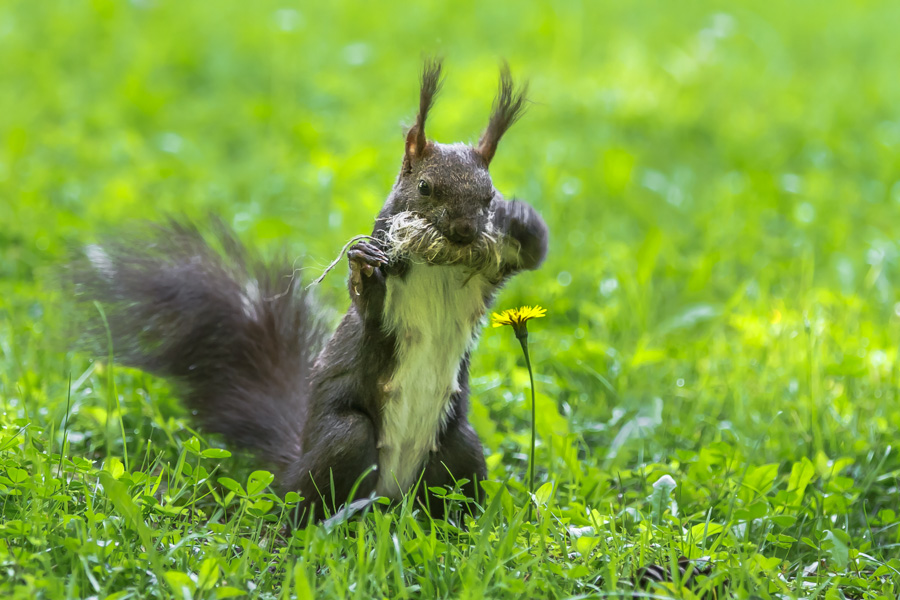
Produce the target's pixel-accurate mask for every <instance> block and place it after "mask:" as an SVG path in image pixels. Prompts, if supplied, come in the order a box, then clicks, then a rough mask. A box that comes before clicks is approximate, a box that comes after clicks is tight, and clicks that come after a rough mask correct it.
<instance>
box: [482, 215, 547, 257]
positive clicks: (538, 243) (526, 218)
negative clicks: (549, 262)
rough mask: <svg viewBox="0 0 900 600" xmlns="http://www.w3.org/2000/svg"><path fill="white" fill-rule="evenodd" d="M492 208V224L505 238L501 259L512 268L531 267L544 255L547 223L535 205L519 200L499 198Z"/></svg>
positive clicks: (545, 254) (545, 251) (545, 253)
mask: <svg viewBox="0 0 900 600" xmlns="http://www.w3.org/2000/svg"><path fill="white" fill-rule="evenodd" d="M493 208H494V215H493V219H492V222H493V225H494V228H495V229H497V230H499V231H500V232H501V233H503V234H504V235H505V237H506V241H507V244H506V245H507V249H506V251H505V252H504V257H503V258H504V262H506V263H507V266H508V268H509V269H510V270H511V271H519V270H532V269H536V268H538V267H539V266H540V264H541V263H542V262H544V258H545V257H546V256H547V243H548V238H549V236H548V233H547V224H546V223H544V219H542V218H541V215H539V214H538V212H537V211H536V210H534V208H533V207H532V206H531V205H530V204H528V203H527V202H522V201H521V200H509V201H503V200H501V201H498V202H496V206H494V207H493Z"/></svg>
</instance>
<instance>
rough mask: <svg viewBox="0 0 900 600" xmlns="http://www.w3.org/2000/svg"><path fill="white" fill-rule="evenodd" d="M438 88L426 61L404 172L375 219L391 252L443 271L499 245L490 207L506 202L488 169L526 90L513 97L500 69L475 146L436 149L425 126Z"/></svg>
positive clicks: (437, 76) (436, 70)
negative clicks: (382, 227)
mask: <svg viewBox="0 0 900 600" xmlns="http://www.w3.org/2000/svg"><path fill="white" fill-rule="evenodd" d="M440 87H441V63H440V62H439V61H427V62H426V63H425V68H424V70H423V72H422V82H421V88H420V93H419V113H418V115H417V116H416V122H415V124H414V125H413V126H412V127H411V128H410V129H409V131H408V132H407V134H406V149H405V152H404V156H403V166H402V168H401V170H400V175H399V176H398V177H397V182H396V183H395V184H394V187H393V189H392V190H391V195H390V196H389V197H388V200H387V203H386V204H385V207H384V209H383V210H382V212H381V215H379V219H383V220H384V221H385V225H386V228H387V230H388V234H389V237H390V241H391V245H392V246H394V248H392V249H393V250H397V248H396V247H397V246H401V247H402V250H403V251H404V252H405V253H406V254H413V255H418V256H419V257H420V258H424V259H425V260H426V261H427V262H430V263H435V264H441V263H452V262H461V263H469V264H470V265H471V266H477V265H475V264H471V263H473V262H476V263H477V262H479V260H480V259H477V258H476V257H477V256H480V255H482V254H483V253H484V252H485V251H486V252H487V253H488V254H496V250H495V249H492V248H489V247H492V246H496V244H495V243H494V242H496V238H495V236H494V231H493V227H492V224H491V216H492V214H493V210H492V206H494V205H495V204H494V203H496V202H499V201H502V199H503V197H502V196H501V194H500V193H499V192H498V191H497V189H496V188H495V187H494V184H493V182H492V181H491V175H490V173H489V172H488V166H489V165H490V163H491V159H493V157H494V153H495V152H496V150H497V144H498V142H499V141H500V138H501V137H502V136H503V134H504V133H506V130H507V129H509V127H510V126H511V125H512V124H513V123H514V122H515V121H516V120H517V119H518V118H519V117H520V116H521V115H522V112H523V111H524V108H525V92H526V89H527V86H523V87H521V88H520V89H518V90H516V89H515V87H514V85H513V81H512V77H511V76H510V73H509V69H508V68H507V67H506V65H504V66H503V68H502V69H501V73H500V86H499V91H498V94H497V97H496V99H495V101H494V106H493V110H492V112H491V117H490V121H489V122H488V126H487V128H486V129H485V131H484V133H483V134H482V136H481V139H480V140H479V142H478V146H477V147H476V146H470V145H468V144H439V143H437V142H434V141H431V140H428V139H427V138H426V136H425V120H426V118H427V117H428V112H429V110H430V109H431V106H432V104H433V103H434V98H435V96H436V95H437V92H438V90H439V89H440Z"/></svg>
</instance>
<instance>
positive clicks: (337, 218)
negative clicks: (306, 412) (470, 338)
mask: <svg viewBox="0 0 900 600" xmlns="http://www.w3.org/2000/svg"><path fill="white" fill-rule="evenodd" d="M898 23H900V4H898V3H896V2H876V1H856V2H844V1H834V2H813V1H800V2H790V3H785V2H732V3H725V4H722V3H713V2H702V1H701V2H688V3H673V2H665V1H657V2H653V1H648V2H633V3H632V2H574V1H573V2H568V1H566V2H553V3H541V2H487V3H485V2H471V1H459V2H454V3H438V2H428V1H426V2H419V3H415V4H412V3H410V4H404V3H377V4H376V3H363V2H358V3H356V2H344V1H339V2H320V3H312V2H309V3H290V2H284V1H278V2H274V1H268V0H265V1H258V2H252V3H251V2H239V1H222V2H215V3H211V2H203V1H199V0H180V1H178V2H174V1H164V0H160V1H152V0H133V1H131V2H124V1H115V0H93V1H91V2H75V1H70V2H67V1H62V0H59V1H48V2H33V1H14V0H6V1H4V2H2V4H0V404H2V406H3V410H4V411H5V417H4V418H6V419H7V420H8V425H9V426H10V427H11V426H12V425H11V423H12V422H13V419H22V418H26V417H27V418H28V419H32V420H34V422H35V423H36V424H38V425H41V426H48V425H49V424H50V423H53V422H59V421H60V419H61V418H62V415H63V414H64V411H65V406H66V402H65V401H66V394H65V389H66V378H67V376H68V374H69V373H72V374H73V378H75V379H78V378H79V376H80V375H81V374H82V373H84V372H85V369H87V368H88V364H89V362H88V358H89V357H86V356H83V355H80V354H77V353H73V352H71V351H69V348H68V347H67V346H65V344H63V343H61V342H60V341H59V340H56V339H54V338H55V337H57V336H55V335H54V333H55V332H59V331H62V330H63V329H65V326H66V325H67V317H66V316H65V315H66V314H67V313H66V309H65V306H66V302H67V299H66V298H65V297H64V295H63V294H60V293H59V291H58V289H57V288H56V287H55V286H54V285H53V283H52V274H53V272H54V270H55V269H56V268H58V266H59V265H60V264H62V263H63V262H64V261H65V257H66V252H67V251H68V249H69V248H70V247H72V246H73V245H77V244H80V243H86V242H89V241H92V240H96V239H98V238H99V237H101V236H102V235H105V234H109V233H111V232H116V231H128V228H129V227H130V226H132V225H133V224H134V222H135V221H136V220H141V219H149V220H160V219H162V218H164V217H165V216H166V215H172V214H176V215H182V214H183V215H187V216H188V217H190V218H193V219H197V220H200V221H201V222H202V220H203V219H206V218H207V217H208V216H209V215H211V214H214V215H219V216H221V217H222V218H223V219H224V220H225V221H226V222H228V223H230V224H231V225H232V226H233V227H234V228H235V229H236V230H237V231H238V232H239V234H240V236H241V238H242V239H244V240H245V241H246V242H247V243H248V244H250V245H253V246H256V247H258V248H260V251H261V252H262V253H264V254H269V255H273V254H274V253H276V252H277V250H278V249H279V248H286V249H287V251H288V254H289V255H290V256H292V257H297V258H298V259H300V260H301V262H302V264H303V266H304V268H305V271H304V278H306V279H308V280H309V279H312V277H314V276H316V275H318V274H319V272H320V271H321V269H322V268H324V266H325V265H327V264H328V263H329V262H330V261H331V260H332V259H333V258H334V257H335V256H336V254H337V252H338V250H339V249H340V248H341V247H342V246H343V244H344V243H345V242H346V241H347V240H348V239H349V238H350V237H352V236H354V235H357V234H360V233H366V232H368V231H369V230H370V228H371V226H372V222H373V218H374V216H375V214H376V213H377V211H378V210H379V208H380V206H381V204H382V202H383V200H384V198H385V197H386V195H387V193H388V191H389V189H390V186H391V184H392V182H393V180H394V178H395V177H396V173H397V171H398V169H399V165H400V160H401V158H402V139H403V138H402V135H403V127H404V125H405V124H409V123H411V121H412V119H413V118H414V116H415V108H416V103H417V78H418V72H419V70H420V66H421V63H422V59H423V57H425V56H429V55H440V56H443V57H444V58H445V60H446V63H445V67H446V74H447V78H446V83H445V86H444V90H443V92H442V94H441V96H440V97H439V99H438V102H437V105H436V107H435V110H434V111H433V113H432V116H431V118H430V119H429V123H428V133H429V135H430V136H432V137H434V138H435V139H437V140H439V141H444V142H450V141H470V142H474V141H475V140H477V137H478V135H479V133H480V132H481V130H482V128H483V127H484V126H485V124H486V121H487V116H488V114H489V110H490V105H491V101H492V99H493V97H494V93H495V89H496V83H497V73H498V65H499V64H500V62H501V61H502V60H508V61H509V64H510V66H511V68H512V71H513V74H514V76H516V77H517V78H518V79H520V80H522V81H524V80H526V79H527V80H528V81H529V82H530V90H531V91H530V97H531V99H532V104H531V106H530V108H529V111H528V113H527V115H526V116H525V118H524V119H523V120H522V121H521V122H520V123H518V124H517V125H515V126H514V127H513V128H512V129H511V130H510V132H509V133H508V134H507V135H506V137H505V138H504V139H503V141H502V143H501V145H500V148H499V150H498V154H497V157H496V158H495V160H494V162H493V163H492V165H491V171H492V175H493V177H494V182H495V184H496V186H497V187H498V188H499V189H500V190H501V191H502V192H503V193H505V194H506V195H507V196H508V197H512V196H515V197H519V198H522V199H525V200H528V201H529V202H531V203H532V204H534V206H535V207H537V208H538V209H539V210H540V211H541V212H542V214H543V215H544V216H545V218H546V220H547V222H548V224H549V226H550V231H551V240H552V241H551V252H550V256H549V258H548V260H547V262H546V264H545V265H544V266H543V268H542V269H541V270H540V271H538V272H535V273H527V274H523V275H521V276H519V277H517V278H516V279H515V280H514V281H513V282H512V283H511V284H510V285H509V286H507V288H506V290H505V291H504V292H503V293H502V294H501V296H500V298H499V301H498V307H500V308H508V307H512V306H517V305H520V304H541V305H542V306H544V307H546V308H547V309H548V316H547V317H546V318H545V319H542V320H539V321H535V322H534V323H533V327H532V328H531V331H532V342H531V344H532V353H533V354H532V356H533V361H534V363H535V366H536V369H537V385H538V392H539V394H538V408H539V415H540V416H539V432H540V437H541V439H542V442H541V447H540V454H539V456H540V459H541V462H542V464H543V465H544V468H543V469H542V471H541V476H542V478H543V479H547V480H555V481H558V482H559V483H560V485H562V486H563V489H565V490H568V491H567V492H561V493H563V494H564V495H565V494H568V501H569V502H572V503H576V504H577V503H580V504H586V505H590V504H591V503H597V502H603V501H605V500H604V499H609V498H618V499H619V500H622V499H623V498H624V499H625V500H624V501H627V499H628V498H632V499H636V500H635V501H638V500H640V499H642V498H644V497H645V496H646V493H647V491H646V489H645V488H644V487H641V486H642V485H644V484H646V482H647V481H648V480H651V482H652V480H654V479H655V478H658V477H659V476H660V474H662V473H664V472H665V473H671V474H672V475H673V476H674V477H675V479H676V480H677V481H678V482H679V484H680V486H681V488H680V489H681V493H682V494H683V497H682V502H683V504H685V505H687V506H692V505H693V506H694V507H695V508H696V510H698V511H700V512H702V511H703V510H705V508H704V507H706V508H709V507H713V508H712V509H713V511H714V514H716V513H715V511H717V510H720V509H721V510H725V509H724V508H722V507H721V506H719V505H717V504H716V502H717V498H719V497H720V496H721V495H722V494H724V493H725V491H726V489H730V488H728V486H729V484H728V483H727V477H724V476H722V474H723V473H733V472H734V471H735V469H737V467H736V466H735V465H737V464H740V465H764V464H769V463H775V464H778V465H779V473H781V475H782V476H784V477H785V478H786V477H787V476H788V474H789V473H790V472H791V470H792V468H793V465H796V464H806V463H801V461H802V460H804V459H805V460H807V461H808V462H810V463H811V464H812V465H814V467H815V469H816V473H817V475H816V477H821V478H822V480H821V481H822V482H823V483H821V485H822V486H825V485H826V483H825V482H826V481H827V477H828V476H829V473H831V474H832V475H833V474H834V472H833V471H834V466H835V464H840V467H841V469H842V470H841V473H842V475H843V476H845V477H846V478H848V479H849V480H850V481H851V483H847V484H846V487H845V488H841V487H840V486H838V488H839V489H834V490H830V491H827V490H826V489H825V487H822V489H821V490H820V491H821V496H822V497H821V498H820V501H821V503H824V504H820V506H826V509H824V512H818V513H816V515H817V516H816V517H815V518H819V519H822V523H826V522H827V521H828V519H829V518H830V517H829V515H830V514H842V515H845V519H844V523H845V524H846V529H847V531H849V532H850V533H851V535H857V534H858V535H859V536H861V537H860V538H859V540H857V542H858V543H860V544H861V543H863V542H864V540H865V539H868V543H869V544H870V545H871V544H873V543H874V545H875V547H894V546H891V545H890V544H889V543H888V542H887V541H884V540H881V541H880V542H878V541H877V540H875V542H877V543H875V542H873V536H874V537H875V538H877V537H878V535H879V533H878V531H875V533H873V532H872V531H871V530H870V531H868V533H866V527H867V526H866V525H865V523H866V520H867V519H868V518H869V517H870V516H871V515H877V514H878V512H879V510H883V509H886V508H890V505H891V503H892V502H894V501H893V500H891V493H892V492H890V490H891V489H893V488H892V486H893V485H894V484H892V483H890V482H892V481H895V473H896V472H897V469H900V460H898V459H897V457H896V456H895V453H894V452H892V451H891V450H890V449H889V447H890V446H891V445H892V444H895V443H896V431H897V428H898V426H900V405H898V402H897V383H898V366H900V362H898V360H900V359H898V354H897V345H898V336H900V317H898V315H900V303H898V300H900V298H898V293H897V292H898V288H897V276H898V274H900V262H898V261H900V253H898V245H897V239H898V236H900V223H898V219H897V214H898V209H900V159H898V151H900V77H898V76H897V57H898V56H900V36H898V35H897V24H898ZM343 277H344V272H343V270H342V269H339V270H337V271H335V272H334V273H333V274H332V276H330V277H329V278H327V279H326V281H325V283H323V284H322V286H320V288H319V292H318V293H319V295H320V297H321V299H322V302H323V304H324V305H326V306H329V307H331V308H332V309H333V311H334V312H333V314H331V315H330V317H329V318H332V319H334V318H337V316H338V315H339V314H340V313H341V312H342V311H343V310H344V309H345V307H346V305H347V303H348V300H347V298H346V294H345V292H344V291H343V290H344V288H343V285H344V284H343ZM472 372H473V376H474V387H475V395H476V397H477V401H476V402H475V404H474V406H473V414H472V419H473V421H474V423H475V425H476V428H477V429H478V431H479V433H480V434H481V435H482V437H483V439H484V441H485V443H486V446H487V449H488V454H489V463H490V465H491V474H492V476H493V477H496V478H501V479H502V478H504V477H507V476H516V477H519V476H520V474H521V473H523V472H524V464H525V463H524V456H525V451H524V448H525V447H526V446H525V444H526V442H527V437H528V429H527V424H528V402H527V396H526V394H525V389H526V387H525V386H526V383H527V373H526V372H525V371H524V366H523V364H522V362H521V359H520V357H519V355H518V349H517V347H516V346H515V344H514V340H513V338H512V335H511V334H510V333H509V332H508V331H506V330H490V331H486V332H485V334H484V335H483V337H482V341H481V345H480V350H479V352H478V353H477V356H476V358H475V360H474V364H473V368H472ZM119 375H120V377H121V378H122V380H121V381H120V386H119V391H120V392H121V394H122V400H123V406H124V408H123V410H125V411H126V415H125V418H126V420H127V423H128V425H129V427H128V431H129V432H130V433H129V436H130V439H129V444H133V445H134V446H135V447H136V448H140V447H141V443H142V442H141V440H142V435H144V432H145V431H146V430H147V429H148V428H152V427H158V426H160V425H159V422H158V419H160V418H162V417H160V416H159V415H160V414H162V415H165V416H166V417H167V418H168V417H171V416H172V415H174V417H175V418H180V417H179V415H181V416H183V413H180V412H179V409H178V408H177V406H176V404H175V402H174V400H173V399H172V397H171V395H170V394H169V393H168V391H167V388H166V387H165V386H164V385H163V384H161V383H160V382H158V381H153V380H150V379H148V378H146V377H142V376H140V375H137V374H133V373H129V372H121V373H120V374H119ZM91 377H96V375H94V376H91ZM91 377H89V378H88V380H86V382H82V383H83V384H84V385H82V387H81V388H79V389H76V390H75V391H74V392H73V398H72V400H73V405H72V408H73V419H74V421H73V423H74V427H75V429H77V430H78V431H80V432H81V433H80V435H79V436H78V437H77V438H75V441H74V442H73V443H75V444H76V447H77V448H78V449H79V451H81V452H84V453H86V454H90V453H91V452H94V453H98V454H97V456H100V455H102V452H103V450H102V449H103V448H104V443H105V442H103V441H102V440H100V436H101V434H102V433H104V430H103V420H104V418H105V417H104V415H105V413H104V412H103V408H104V407H105V406H106V400H105V399H104V397H103V396H102V395H100V393H99V392H97V391H96V390H97V388H98V386H101V383H102V381H101V382H99V383H98V382H95V385H90V381H92V379H91ZM101 379H102V378H101ZM146 398H149V399H150V400H151V403H153V402H155V403H156V405H157V406H161V407H162V408H161V409H160V410H161V411H162V412H161V413H159V412H157V409H153V410H150V409H148V408H147V407H146V404H147V403H146V402H145V400H143V399H146ZM155 419H156V420H155ZM173 452H174V450H173ZM839 459H846V461H845V462H842V463H835V460H839ZM638 472H640V473H641V475H640V477H638V476H637V475H634V474H635V473H638ZM622 473H625V474H626V475H625V476H624V481H625V483H624V484H622V481H623V479H622ZM629 473H631V474H632V476H634V477H635V478H636V479H634V481H638V480H640V483H635V484H634V487H633V488H630V487H629V485H628V481H629V479H628V477H629V475H628V474H629ZM720 477H721V478H720ZM617 478H618V483H616V481H617ZM719 478H720V479H719ZM779 481H780V480H779ZM786 481H787V480H786V479H785V482H786ZM843 483H846V482H843ZM843 483H842V485H843ZM619 484H622V485H623V486H624V487H623V488H622V489H618V488H617V487H616V486H618V485H619ZM566 486H568V487H566ZM717 486H718V487H717ZM783 487H784V488H787V487H788V485H787V484H786V483H785V484H784V485H783ZM772 493H773V494H774V493H775V492H774V491H773V492H772ZM629 494H631V495H630V496H629ZM561 501H563V500H561ZM772 502H774V500H773V501H772ZM692 503H693V504H692ZM829 503H831V504H829ZM773 505H774V504H773ZM863 507H865V508H864V510H863ZM829 510H830V511H832V512H831V513H829V512H828V511H829ZM810 519H813V517H810ZM812 522H813V521H809V522H807V526H808V527H809V531H811V532H813V533H812V534H810V535H814V533H815V531H816V530H817V527H816V526H813V525H810V524H809V523H812ZM894 529H895V530H896V528H894ZM892 531H893V530H892ZM807 533H809V532H807ZM885 535H889V536H893V535H894V534H893V533H885ZM867 536H868V537H867ZM891 539H892V540H893V538H891ZM860 540H862V541H860ZM891 543H892V544H893V543H894V542H891Z"/></svg>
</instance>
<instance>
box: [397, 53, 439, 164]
mask: <svg viewBox="0 0 900 600" xmlns="http://www.w3.org/2000/svg"><path fill="white" fill-rule="evenodd" d="M442 70H443V64H442V61H441V59H439V58H429V59H426V60H425V65H424V67H423V68H422V80H421V85H420V87H419V114H418V115H416V123H415V125H413V126H412V127H411V128H410V129H409V131H408V132H407V133H406V153H405V157H404V165H405V166H406V168H407V169H408V168H409V167H411V166H412V164H413V163H414V162H416V161H418V160H421V159H422V158H424V157H425V156H426V154H427V153H428V148H429V145H430V144H429V143H428V140H427V138H426V137H425V120H426V119H427V118H428V112H429V111H430V110H431V107H432V105H433V104H434V98H435V96H437V93H438V92H439V91H440V89H441V84H442V83H443V81H442V80H441V71H442Z"/></svg>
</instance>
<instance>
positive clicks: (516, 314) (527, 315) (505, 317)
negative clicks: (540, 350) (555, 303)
mask: <svg viewBox="0 0 900 600" xmlns="http://www.w3.org/2000/svg"><path fill="white" fill-rule="evenodd" d="M546 314H547V309H546V308H541V307H540V306H520V307H519V308H508V309H506V310H504V311H501V312H500V313H493V314H492V315H491V321H492V323H493V325H494V327H503V326H504V325H512V327H513V329H515V330H516V335H521V334H522V333H526V329H525V323H526V322H527V321H529V320H531V319H539V318H541V317H543V316H544V315H546Z"/></svg>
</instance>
